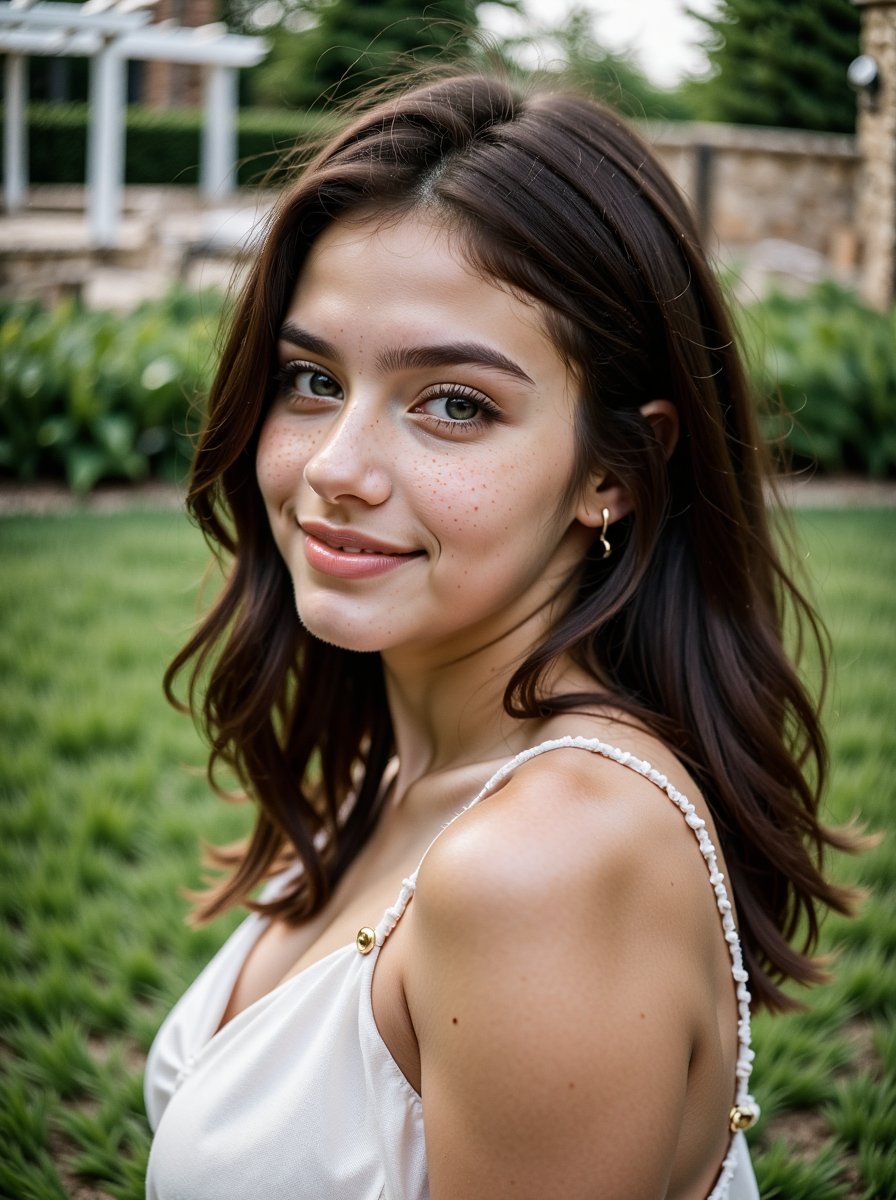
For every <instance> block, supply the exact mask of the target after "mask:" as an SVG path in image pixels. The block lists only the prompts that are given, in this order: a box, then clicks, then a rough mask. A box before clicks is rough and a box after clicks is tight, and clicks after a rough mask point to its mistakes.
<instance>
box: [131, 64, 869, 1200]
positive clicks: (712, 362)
mask: <svg viewBox="0 0 896 1200" xmlns="http://www.w3.org/2000/svg"><path fill="white" fill-rule="evenodd" d="M765 464H766V459H765V455H764V452H763V450H762V448H761V445H760V438H759V434H758V432H757V429H756V422H755V417H754V413H753V407H752V404H751V400H750V397H749V396H748V393H747V389H746V386H745V383H744V378H743V375H742V371H741V367H740V364H739V361H738V356H737V353H736V350H735V348H734V346H733V343H732V334H731V328H730V325H729V321H728V318H727V317H726V315H725V311H724V306H723V304H722V302H721V300H720V297H719V294H718V289H717V287H716V284H715V282H714V280H713V277H712V274H711V273H710V271H709V269H708V267H707V264H706V260H705V258H704V255H703V252H702V251H701V249H700V247H699V245H698V241H697V237H696V235H695V233H694V228H693V223H692V221H691V219H690V217H689V215H688V212H687V209H686V207H685V205H684V204H683V202H682V200H681V199H680V197H679V196H678V194H677V193H676V191H675V188H674V187H673V185H672V184H671V183H670V182H669V180H668V179H667V177H666V176H665V174H664V173H663V171H662V169H661V168H660V167H659V166H658V165H657V163H656V162H655V161H654V159H653V158H652V157H651V155H650V153H649V151H648V150H647V149H646V148H645V147H644V146H643V144H642V143H641V142H640V141H639V140H638V139H637V137H636V136H635V135H634V134H633V133H632V132H631V131H630V130H629V129H628V128H626V127H625V126H624V125H623V124H622V122H621V121H620V120H619V119H618V117H616V116H615V114H612V113H610V112H609V111H606V110H604V109H602V108H601V107H599V106H597V105H596V104H594V103H592V102H590V101H587V100H584V99H580V98H577V97H575V96H571V95H552V94H538V93H534V94H523V93H520V92H517V91H515V90H513V89H511V88H510V87H508V86H505V85H504V84H502V83H498V82H494V81H490V80H486V79H483V78H479V77H470V78H456V79H451V80H447V81H444V82H440V83H435V84H432V85H430V86H427V87H419V88H417V89H415V90H413V91H410V92H409V93H407V94H404V95H401V96H399V97H398V98H393V99H389V100H386V101H382V102H380V103H378V104H377V105H375V106H374V107H373V108H371V109H370V110H369V111H367V112H365V113H363V114H362V115H361V116H359V117H358V118H357V119H356V121H355V122H354V124H352V125H351V126H350V127H349V128H348V129H346V130H345V132H344V133H342V134H340V135H339V136H338V137H336V138H335V139H334V140H333V141H332V143H331V144H330V145H328V146H326V148H325V149H324V150H323V151H322V152H321V153H320V154H319V155H318V157H317V158H316V159H315V160H314V161H313V163H311V165H310V166H309V167H308V168H307V169H306V170H305V171H304V173H303V174H302V176H301V178H300V179H299V181H298V182H297V183H296V184H295V186H294V187H293V188H292V190H290V191H289V192H288V193H287V194H286V195H285V196H284V197H283V199H282V202H281V204H280V205H279V208H278V210H277V212H276V214H275V217H274V219H273V222H272V225H271V227H270V229H269V232H268V236H267V239H266V241H265V244H264V248H263V249H262V251H261V253H260V256H259V259H258V262H257V264H256V266H255V269H254V271H253V273H252V277H251V279H250V280H249V282H248V285H247V286H246V289H245V292H244V294H243V297H242V301H241V303H240V305H239V307H238V309H237V310H236V312H235V315H234V318H233V323H232V329H231V332H230V336H229V340H228V342H227V344H226V347H225V350H224V353H223V359H222V363H221V367H220V370H219V372H218V375H217V379H216V382H215V385H214V388H213V390H212V395H211V401H210V410H209V418H208V423H207V428H206V430H205V433H204V435H203V438H202V441H201V444H200V446H199V449H198V454H197V458H196V463H195V468H194V474H193V480H192V490H191V494H190V507H191V509H192V511H193V513H194V514H195V516H196V517H197V519H198V521H199V523H200V524H201V526H202V528H203V530H204V531H205V533H206V535H207V536H208V538H209V539H210V540H211V542H212V543H213V545H214V546H215V547H216V548H218V549H220V551H222V552H223V554H224V555H225V556H227V557H228V558H229V559H230V560H231V563H232V566H231V569H230V572H229V576H228V581H227V584H226V587H225V588H224V590H223V593H222V595H221V597H220V599H219V600H218V602H217V604H216V606H215V608H214V609H213V611H212V612H211V614H210V615H209V616H208V618H207V619H206V620H205V622H204V624H203V625H202V626H201V628H200V629H199V630H198V632H197V633H196V635H195V636H194V637H193V638H192V639H191V641H190V642H189V643H188V645H187V646H186V647H185V649H184V650H183V651H182V652H181V654H180V655H179V656H178V658H177V659H176V660H175V662H174V664H173V665H172V668H171V670H170V672H169V678H168V685H169V688H170V686H171V683H172V679H173V677H174V676H175V675H176V674H177V673H178V672H179V671H181V670H182V669H183V668H185V667H186V666H187V665H188V664H191V665H192V676H191V678H192V686H191V693H190V695H191V703H192V706H193V708H194V711H197V712H198V713H199V714H200V716H201V718H202V720H203V722H204V725H205V728H206V730H207V732H208V735H209V737H210V740H211V746H212V758H211V769H212V770H214V768H215V767H216V766H218V765H219V764H226V765H227V766H229V767H232V768H233V769H235V770H236V772H237V773H238V775H239V777H240V779H241V780H242V781H243V783H244V785H245V787H246V790H247V791H248V793H249V794H250V795H251V796H252V797H253V798H254V799H255V801H256V802H257V805H258V813H257V820H256V825H255V830H254V833H253V835H252V837H251V839H250V840H249V841H248V843H247V844H246V845H245V846H242V847H240V848H239V849H238V850H236V851H233V852H231V853H230V854H229V855H228V854H225V855H223V856H222V858H223V860H224V861H225V862H227V863H228V864H229V865H230V867H231V871H230V874H229V875H228V876H227V877H226V878H225V879H224V880H223V882H221V883H220V884H219V885H218V886H217V888H216V889H215V890H213V891H212V892H211V893H210V894H209V895H208V896H207V897H206V899H205V900H204V901H203V902H202V904H201V905H200V907H199V915H200V916H201V917H203V918H209V917H212V916H214V915H216V914H218V913H220V912H221V911H223V910H224V909H226V908H227V907H229V906H230V905H232V904H235V903H244V904H247V905H248V906H249V907H250V908H252V909H253V913H252V915H251V916H249V918H248V919H247V920H246V922H245V923H244V924H243V925H242V926H241V927H240V928H239V929H238V930H237V932H236V933H235V934H234V935H233V937H232V938H231V939H230V941H229V942H228V943H227V944H226V945H225V947H224V948H223V950H222V951H221V952H220V953H219V955H218V956H217V957H216V958H215V959H214V960H213V961H212V963H211V964H210V965H209V967H208V968H207V969H206V971H205V972H204V973H203V974H202V975H201V976H200V978H199V979H198V980H197V981H196V983H195V984H194V985H193V987H192V988H191V989H190V990H189V991H188V992H187V994H186V995H185V996H184V998H183V999H182V1000H181V1002H180V1003H179V1004H178V1005H177V1007H176V1008H175V1009H174V1011H173V1013H172V1014H171V1015H170V1016H169V1018H168V1020H167V1021H166V1022H165V1024H164V1025H163V1027H162V1029H161V1030H160V1032H159V1035H158V1037H157V1039H156V1042H155V1044H154V1047H153V1050H152V1053H151V1055H150V1059H149V1063H148V1066H147V1080H146V1090H147V1105H148V1110H149V1114H150V1119H151V1121H152V1123H153V1125H154V1127H155V1130H156V1136H155V1141H154V1144H153V1149H152V1155H151V1158H150V1164H149V1175H148V1194H149V1196H150V1197H158V1198H159V1200H168V1198H171V1197H175V1196H176V1197H184V1198H186V1200H200V1198H201V1197H209V1198H214V1200H227V1198H230V1197H233V1198H237V1197H238V1198H240V1200H248V1198H250V1197H252V1198H254V1197H261V1196H263V1197H266V1198H269V1197H287V1196H288V1197H290V1198H291V1200H298V1198H307V1200H330V1198H333V1200H336V1198H339V1200H342V1198H345V1200H379V1198H388V1200H422V1198H423V1197H428V1196H431V1197H432V1198H433V1200H500V1198H502V1197H513V1198H514V1200H525V1198H538V1200H544V1198H546V1197H555V1196H557V1197H559V1196H562V1197H564V1198H566V1200H577V1198H582V1200H585V1198H586V1197H587V1198H589V1200H592V1198H595V1197H600V1198H601V1200H614V1198H619V1200H622V1198H626V1200H648V1198H651V1197H656V1198H657V1200H659V1198H661V1197H665V1198H667V1200H696V1198H697V1197H700V1198H703V1197H707V1196H712V1197H714V1198H716V1200H720V1198H721V1197H729V1198H734V1197H737V1198H738V1200H742V1198H744V1197H755V1196H756V1194H757V1193H756V1185H755V1181H754V1179H753V1174H752V1171H751V1168H750V1164H749V1157H748V1154H747V1150H746V1145H745V1142H744V1137H743V1133H742V1130H743V1129H745V1128H746V1127H747V1126H748V1125H750V1124H751V1123H752V1121H753V1120H754V1119H755V1117H756V1115H757V1108H756V1105H755V1104H754V1102H753V1100H752V1098H751V1097H750V1095H749V1090H748V1080H749V1074H750V1063H751V1058H752V1052H751V1050H750V1008H749V1006H750V999H751V994H752V999H753V1001H754V1003H761V1004H766V1005H769V1006H771V1007H777V1006H782V1005H784V1004H785V1003H787V1001H786V1000H785V998H784V996H783V995H782V993H781V991H780V990H779V985H780V983H781V982H782V981H783V980H786V979H788V978H789V979H795V980H798V981H802V982H808V981H811V980H813V979H814V978H816V977H817V970H816V968H815V966H813V964H812V963H811V962H810V961H809V959H808V958H807V957H806V953H807V952H808V951H809V950H810V949H811V946H812V943H813V942H814V939H815V935H816V932H817V915H816V910H817V908H818V907H819V906H821V905H833V906H834V907H835V908H840V909H843V908H844V907H845V906H846V904H847V897H846V896H845V895H844V894H843V893H841V892H839V891H838V890H836V889H835V888H833V887H832V886H831V885H829V884H828V883H827V882H826V881H825V880H824V878H823V877H822V875H821V873H820V862H819V860H820V857H821V852H822V850H823V849H824V848H825V846H826V845H828V844H839V839H838V838H837V836H836V835H834V834H831V833H829V832H828V831H826V830H824V829H823V828H822V827H821V826H820V825H819V823H818V821H817V817H816V812H817V803H818V789H819V787H820V784H821V778H822V774H823V770H822V767H823V742H822V738H821V734H820V732H819V729H818V725H817V723H816V712H815V709H814V707H813V704H812V702H811V701H810V700H809V699H808V698H807V696H806V694H805V692H804V690H803V687H802V685H801V683H800V681H799V678H798V676H797V674H796V673H795V670H794V668H793V666H792V665H791V664H790V662H789V661H788V659H787V657H786V655H785V652H784V650H783V648H782V636H781V634H782V620H783V616H784V612H785V610H786V609H787V608H788V607H789V606H793V607H795V608H796V610H797V612H798V613H799V614H801V615H802V616H803V617H808V619H809V621H810V623H811V613H810V612H809V611H808V610H807V609H806V607H805V605H804V604H803V602H802V600H801V599H800V597H799V594H798V593H797V592H796V590H795V589H794V587H793V586H792V584H791V582H790V580H789V579H788V576H787V574H786V573H785V571H784V569H783V567H782V565H781V563H780V561H779V558H778V556H777V551H776V548H775V544H774V542H773V539H772V536H771V534H770V531H769V523H768V519H767V515H766V512H765V507H764V499H763V488H764V477H765V471H766V465H765ZM810 766H811V768H812V770H811V771H808V768H809V767H810ZM807 771H808V774H807ZM810 780H811V782H810ZM262 881H267V883H266V887H265V890H264V891H263V892H262V894H261V897H260V899H257V900H254V901H253V900H251V899H250V897H251V896H252V895H254V889H255V888H256V885H258V884H260V883H261V882H262ZM798 928H799V929H800V930H801V931H802V932H803V934H804V936H805V941H804V943H802V944H800V945H799V946H796V947H795V946H794V945H792V941H793V938H794V935H795V932H796V931H797V929H798ZM748 975H749V984H748Z"/></svg>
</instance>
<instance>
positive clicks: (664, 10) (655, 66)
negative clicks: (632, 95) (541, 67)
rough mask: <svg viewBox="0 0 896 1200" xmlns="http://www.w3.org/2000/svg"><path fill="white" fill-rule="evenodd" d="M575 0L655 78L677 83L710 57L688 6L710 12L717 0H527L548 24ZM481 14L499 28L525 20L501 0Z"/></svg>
mask: <svg viewBox="0 0 896 1200" xmlns="http://www.w3.org/2000/svg"><path fill="white" fill-rule="evenodd" d="M574 3H576V4H577V5H578V6H579V7H584V8H589V9H591V10H593V12H594V14H595V28H596V31H597V33H598V35H599V37H600V39H601V40H602V41H604V42H605V43H606V44H607V45H608V46H609V47H611V48H613V49H629V48H630V49H633V50H634V51H635V53H636V55H637V57H638V59H639V61H640V63H641V66H642V67H643V68H644V70H645V71H646V73H647V74H648V75H649V76H650V78H651V79H652V80H653V81H654V82H655V83H658V84H661V85H670V84H674V83H676V82H677V81H678V80H679V79H680V78H681V77H682V75H686V74H688V73H695V72H699V71H700V69H701V67H702V66H703V65H704V63H705V59H704V58H703V55H702V53H701V51H700V49H699V47H698V45H697V43H698V40H699V38H700V34H701V28H702V27H701V25H700V24H699V22H697V21H695V20H694V19H693V18H692V17H689V16H688V15H687V13H686V12H685V6H686V5H687V7H689V8H693V9H694V10H695V11H697V12H702V13H710V12H712V11H713V10H714V8H715V0H525V6H526V11H527V14H528V16H529V18H530V23H536V24H548V25H551V24H557V23H558V22H559V21H560V19H561V18H562V16H563V14H564V13H565V12H566V11H567V10H568V9H569V8H571V7H572V6H573V4H574ZM479 16H480V18H481V20H482V24H483V25H484V26H485V27H486V28H487V29H488V28H490V29H494V30H495V32H496V33H497V32H501V33H519V32H523V31H524V30H525V24H526V23H525V22H520V20H519V18H517V17H515V16H513V14H510V13H508V12H507V11H506V10H502V9H501V8H500V6H499V5H496V4H483V5H482V7H481V8H480V10H479Z"/></svg>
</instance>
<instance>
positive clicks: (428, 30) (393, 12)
mask: <svg viewBox="0 0 896 1200" xmlns="http://www.w3.org/2000/svg"><path fill="white" fill-rule="evenodd" d="M279 2H280V0H278V3H279ZM498 2H499V3H504V4H506V5H507V6H508V7H511V8H516V7H518V0H498ZM478 5H479V0H298V3H295V2H294V3H293V4H292V5H291V7H290V8H287V9H284V11H285V13H286V17H285V19H284V21H283V23H281V24H280V25H279V26H278V27H277V28H276V29H275V30H274V31H273V38H272V40H273V47H272V50H271V54H270V56H269V58H268V60H267V62H265V63H264V64H262V65H261V66H260V67H259V68H257V69H256V72H255V75H254V86H253V98H254V99H255V100H256V101H257V102H259V103H271V104H283V103H286V104H290V105H294V106H296V107H308V106H311V105H313V104H314V103H315V102H316V101H319V100H321V99H324V98H326V99H328V100H329V99H340V98H344V97H346V96H350V95H352V94H353V93H354V92H356V91H358V90H359V89H361V88H363V87H365V86H367V85H368V84H370V83H379V82H381V81H382V80H384V79H386V78H388V77H389V76H390V75H394V74H396V73H398V72H400V71H402V70H405V69H407V65H408V63H409V62H418V63H423V62H426V61H430V60H432V59H435V58H439V57H441V56H444V55H445V54H451V55H461V54H464V53H468V52H469V51H470V49H471V36H470V35H471V34H475V32H476V30H477V28H478V22H477V18H476V9H477V8H478ZM281 8H283V5H282V3H281ZM290 15H291V17H292V20H291V21H290ZM290 24H292V27H293V29H295V28H297V27H301V26H302V25H304V26H306V28H305V29H304V31H303V32H301V33H295V32H292V30H291V29H290Z"/></svg>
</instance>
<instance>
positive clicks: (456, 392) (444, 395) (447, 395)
mask: <svg viewBox="0 0 896 1200" xmlns="http://www.w3.org/2000/svg"><path fill="white" fill-rule="evenodd" d="M430 400H470V401H472V403H473V404H477V405H478V406H479V412H478V414H477V415H476V416H475V417H473V418H472V419H471V420H469V421H450V420H448V419H446V418H445V417H434V416H432V415H431V414H430V413H425V414H424V415H425V417H426V419H427V420H428V421H431V422H432V423H433V424H434V425H436V426H437V427H438V428H440V429H448V430H450V431H452V432H455V433H456V432H459V431H461V430H467V429H481V428H483V427H484V426H486V425H490V424H492V423H494V422H498V421H501V420H503V413H502V412H501V410H500V408H498V406H497V404H494V403H493V402H492V401H491V400H489V398H488V396H484V395H483V394H482V392H477V391H476V390H475V389H474V388H470V387H464V386H462V385H460V384H448V385H445V386H442V387H440V386H438V385H436V386H435V387H431V388H427V390H426V391H425V392H424V393H423V395H422V396H421V397H420V399H419V400H418V401H417V403H416V405H415V406H414V407H415V408H419V407H420V406H421V405H422V404H426V403H428V401H430Z"/></svg>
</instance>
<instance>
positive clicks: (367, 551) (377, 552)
mask: <svg viewBox="0 0 896 1200" xmlns="http://www.w3.org/2000/svg"><path fill="white" fill-rule="evenodd" d="M301 528H302V533H303V534H304V549H305V559H306V561H307V563H308V565H309V566H310V567H311V568H312V569H313V570H314V571H316V572H318V573H319V574H321V575H330V576H334V577H336V578H339V579H366V578H369V577H371V576H373V575H383V574H386V573H387V572H389V571H393V570H395V569H396V568H397V567H401V566H404V564H405V563H408V562H412V561H413V560H414V559H416V558H420V557H421V556H423V555H425V553H426V552H425V551H424V550H400V549H397V548H395V547H393V546H388V545H386V544H385V543H378V542H376V540H375V539H373V538H368V537H366V536H365V535H362V534H359V533H358V534H356V533H353V532H351V531H345V532H344V533H343V532H336V531H335V530H330V529H326V528H322V527H319V526H315V525H314V524H309V525H304V524H303V525H302V527H301Z"/></svg>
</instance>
